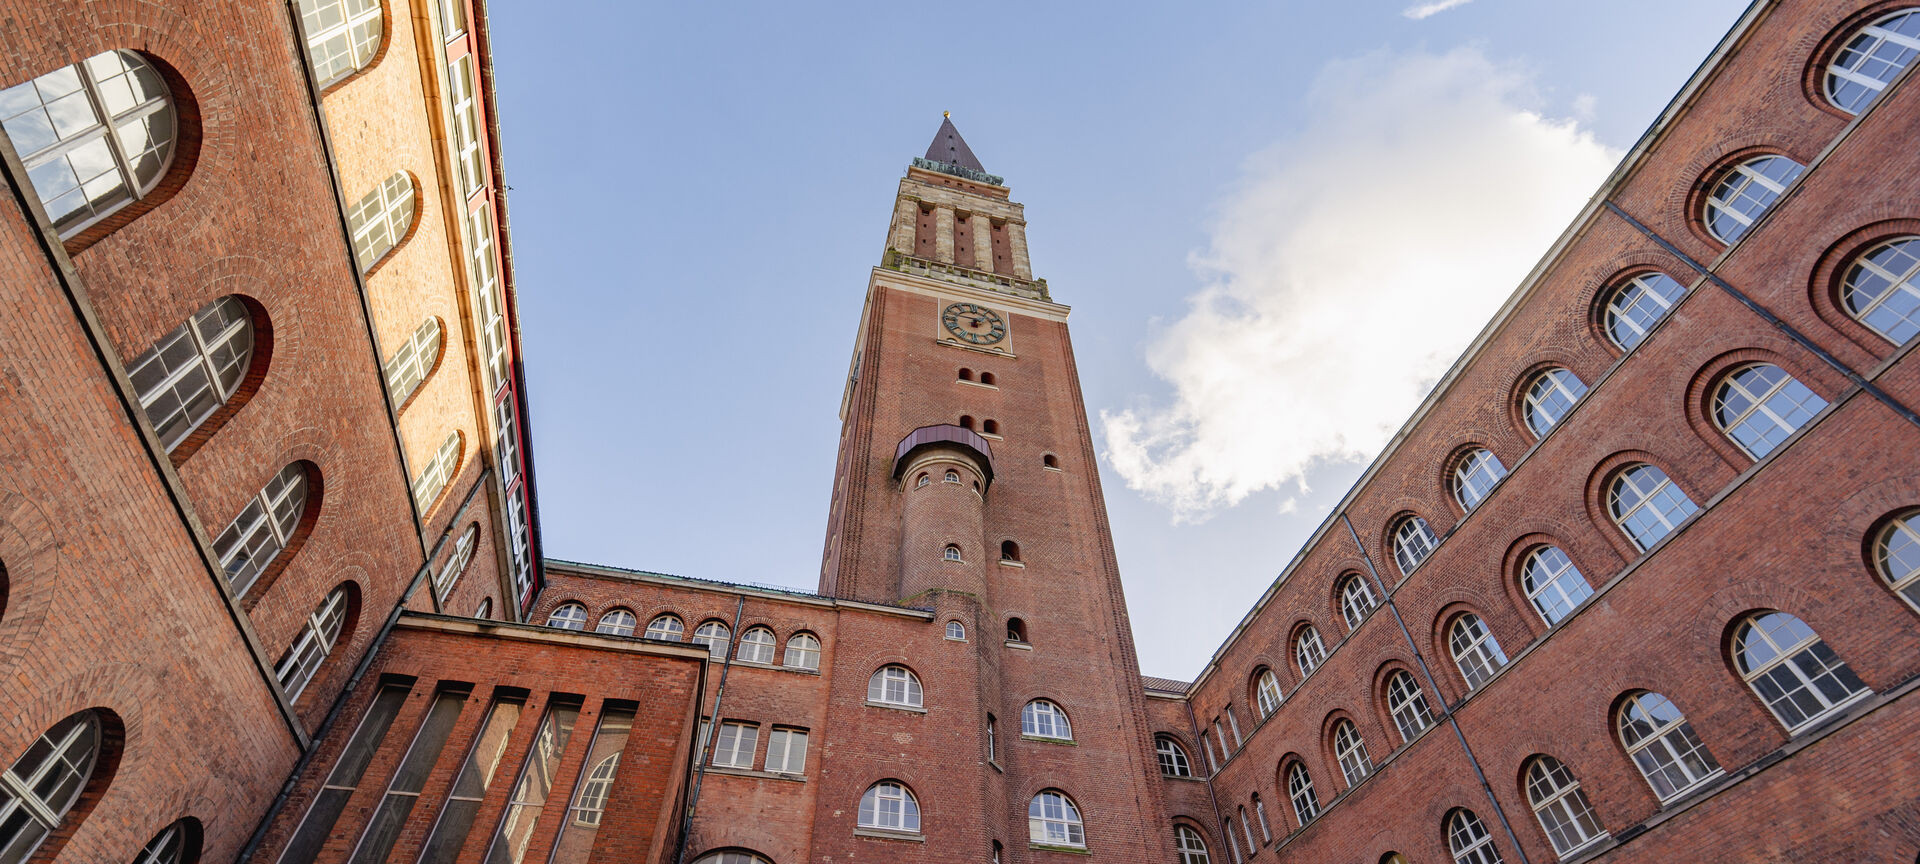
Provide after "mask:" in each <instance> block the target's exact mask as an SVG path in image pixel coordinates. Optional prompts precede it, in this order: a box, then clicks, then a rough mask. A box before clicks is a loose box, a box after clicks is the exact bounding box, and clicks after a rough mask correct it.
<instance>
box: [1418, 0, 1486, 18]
mask: <svg viewBox="0 0 1920 864" xmlns="http://www.w3.org/2000/svg"><path fill="white" fill-rule="evenodd" d="M1472 2H1473V0H1435V2H1432V3H1421V4H1419V5H1415V6H1408V7H1407V8H1405V9H1402V10H1400V14H1402V15H1405V16H1407V17H1408V18H1412V19H1413V20H1415V21H1419V20H1421V19H1423V18H1432V17H1433V16H1435V15H1438V14H1440V13H1442V12H1445V11H1447V10H1448V9H1457V8H1459V7H1461V6H1465V5H1467V4H1468V3H1472Z"/></svg>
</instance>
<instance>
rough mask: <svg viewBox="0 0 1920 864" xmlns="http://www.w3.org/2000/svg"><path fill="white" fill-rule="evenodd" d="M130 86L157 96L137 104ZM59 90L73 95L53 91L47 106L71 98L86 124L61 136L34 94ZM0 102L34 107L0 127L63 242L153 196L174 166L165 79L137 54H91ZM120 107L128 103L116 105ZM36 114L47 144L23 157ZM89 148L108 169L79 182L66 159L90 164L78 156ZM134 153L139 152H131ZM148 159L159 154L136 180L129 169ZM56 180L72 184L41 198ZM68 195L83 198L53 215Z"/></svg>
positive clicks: (173, 121)
mask: <svg viewBox="0 0 1920 864" xmlns="http://www.w3.org/2000/svg"><path fill="white" fill-rule="evenodd" d="M135 81H137V82H140V84H141V88H142V90H144V91H148V92H152V91H157V95H147V96H146V98H144V99H141V98H139V97H140V95H141V94H140V93H137V92H135V90H134V88H133V84H132V82H135ZM66 86H73V87H74V89H71V90H66V91H64V92H61V93H59V94H58V95H57V96H55V97H54V101H55V102H56V103H58V102H66V101H67V100H70V99H75V98H78V99H80V100H82V101H84V102H85V103H86V105H87V110H88V112H89V121H88V122H87V123H85V124H84V125H81V126H77V127H73V128H69V129H67V130H65V131H62V130H60V129H59V128H58V127H57V126H55V125H54V124H53V122H52V120H51V117H50V115H49V114H48V113H47V111H46V104H45V103H44V102H43V101H42V100H43V97H42V95H41V94H43V93H46V92H49V91H50V90H52V89H53V88H55V87H66ZM0 96H10V97H13V98H16V99H19V100H20V101H21V102H22V103H24V102H25V100H27V99H32V100H33V102H34V107H33V108H30V109H28V110H26V111H22V112H19V113H16V114H14V115H13V116H11V117H6V118H0V123H4V128H5V134H6V135H7V139H8V140H9V141H11V142H13V145H14V147H15V148H16V149H17V150H19V151H20V153H19V156H20V161H21V162H22V163H24V167H25V168H26V171H27V178H26V180H27V184H28V185H29V186H32V187H34V189H33V191H34V196H35V197H36V198H38V199H39V200H40V203H41V204H43V205H45V207H46V208H47V216H48V218H49V219H51V220H52V221H53V224H54V227H55V228H56V229H57V230H58V231H59V232H60V237H61V239H63V240H64V239H67V238H70V237H72V236H74V235H76V234H79V233H80V232H82V231H85V230H87V229H88V228H90V227H92V226H94V225H95V224H97V223H99V222H100V220H102V219H105V218H107V217H108V216H110V215H112V214H114V213H115V212H117V211H119V210H120V209H121V208H123V207H126V206H127V205H129V204H132V203H133V202H135V201H138V200H140V199H141V198H144V197H146V196H147V195H148V194H150V193H152V192H153V190H154V189H155V188H157V187H159V185H160V181H161V180H162V179H164V178H165V177H166V176H167V172H168V169H170V168H172V166H173V154H174V149H175V144H176V142H177V141H178V138H179V119H178V115H177V112H176V110H175V108H174V104H173V93H172V91H171V89H170V88H169V87H167V82H166V79H165V78H163V77H162V76H161V75H160V70H158V69H156V68H154V66H153V64H151V63H149V62H147V61H146V59H145V58H143V57H141V56H140V55H139V54H138V53H137V52H133V51H105V52H102V53H99V54H95V55H93V56H92V57H88V58H87V59H85V60H82V61H80V62H79V63H74V64H72V65H69V66H62V67H60V68H58V69H55V70H53V71H51V72H47V73H45V74H42V75H39V76H36V77H35V78H34V79H33V80H31V81H25V82H22V83H19V84H15V85H14V86H12V87H8V88H6V89H5V90H3V91H0ZM135 100H137V101H135ZM120 102H126V103H127V104H116V103H120ZM74 104H77V103H74ZM62 113H63V114H64V112H62ZM35 115H37V116H38V118H39V120H40V121H41V123H43V124H44V125H45V128H46V130H47V131H48V132H51V133H52V135H53V140H52V141H51V142H50V143H47V144H43V145H41V146H40V147H39V148H37V149H34V150H32V151H28V150H27V149H26V147H27V145H28V144H31V143H36V141H35V139H34V138H28V139H25V140H24V141H23V140H22V139H21V137H20V135H21V134H22V133H24V132H29V131H36V130H34V129H32V128H30V127H29V125H28V124H29V123H30V122H31V118H33V117H34V116H35ZM135 135H139V136H141V137H142V138H144V139H145V143H141V142H139V141H137V140H136V139H135V137H134V136H135ZM95 143H99V144H100V145H101V147H103V148H104V149H105V152H106V155H107V157H108V160H109V161H110V162H111V163H112V168H111V169H110V170H106V171H100V172H97V173H95V174H93V176H90V177H87V178H85V179H82V178H80V176H79V175H78V174H77V173H75V168H74V163H73V162H72V161H71V160H70V159H69V157H71V156H75V155H81V158H83V159H88V158H91V157H88V156H85V155H82V153H83V151H86V150H88V149H89V148H91V147H92V145H94V144H95ZM135 150H138V151H139V152H138V153H135V152H134V151H135ZM155 153H158V154H159V163H158V164H157V165H156V166H154V167H153V168H152V169H151V176H149V177H146V178H144V179H142V177H141V176H140V171H139V169H138V168H137V167H136V165H137V164H144V163H143V162H142V160H144V159H145V158H146V157H148V156H149V155H151V154H155ZM56 176H59V177H60V178H61V179H63V180H65V181H67V182H71V183H73V184H74V186H73V188H71V189H67V190H64V191H61V192H60V194H58V195H55V196H54V197H53V198H52V199H49V198H48V197H47V194H48V192H50V191H53V190H44V189H41V188H40V186H41V184H44V183H45V182H46V181H47V180H49V179H53V178H54V177H56ZM36 179H37V181H38V182H36ZM102 181H105V182H102ZM88 186H92V187H93V191H92V192H88V191H87V188H88ZM75 193H79V194H80V195H81V197H82V200H81V202H80V203H79V204H78V205H75V206H73V207H72V208H71V209H66V207H65V205H58V206H61V207H62V208H63V209H62V210H61V212H58V213H56V212H54V207H55V206H56V202H59V201H61V200H62V199H65V198H67V197H68V196H70V195H73V194H75ZM82 214H83V215H82ZM76 215H79V218H78V219H75V218H73V217H74V216H76Z"/></svg>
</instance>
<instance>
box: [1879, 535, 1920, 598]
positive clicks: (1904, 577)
mask: <svg viewBox="0 0 1920 864" xmlns="http://www.w3.org/2000/svg"><path fill="white" fill-rule="evenodd" d="M1873 562H1874V565H1875V567H1876V569H1878V570H1879V571H1880V578H1882V579H1885V580H1887V584H1888V585H1890V586H1892V587H1893V593H1895V594H1898V595H1900V599H1902V600H1905V601H1907V605H1909V606H1912V607H1913V610H1914V611H1915V612H1920V510H1910V511H1908V512H1906V513H1903V514H1901V515H1899V516H1897V517H1894V518H1893V519H1892V520H1891V521H1889V522H1888V523H1887V527H1885V528H1882V529H1880V537H1879V539H1878V540H1876V541H1874V544H1873Z"/></svg>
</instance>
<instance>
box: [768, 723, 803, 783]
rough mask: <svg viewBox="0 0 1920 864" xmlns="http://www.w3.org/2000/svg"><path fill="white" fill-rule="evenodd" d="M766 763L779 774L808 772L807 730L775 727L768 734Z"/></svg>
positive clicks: (769, 769) (769, 768)
mask: <svg viewBox="0 0 1920 864" xmlns="http://www.w3.org/2000/svg"><path fill="white" fill-rule="evenodd" d="M766 764H767V770H768V771H772V772H775V773H778V774H805V773H807V730H805V729H782V728H780V727H778V726H776V727H774V729H773V731H772V732H769V733H768V734H767V763H766Z"/></svg>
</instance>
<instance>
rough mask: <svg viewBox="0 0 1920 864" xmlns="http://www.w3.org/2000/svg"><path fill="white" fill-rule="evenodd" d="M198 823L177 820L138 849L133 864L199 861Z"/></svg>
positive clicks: (189, 820)
mask: <svg viewBox="0 0 1920 864" xmlns="http://www.w3.org/2000/svg"><path fill="white" fill-rule="evenodd" d="M200 838H201V832H200V823H199V822H198V821H196V820H194V819H177V820H175V821H174V823H173V824H171V825H168V826H167V827H165V828H162V829H160V833H158V834H155V835H153V839H152V840H148V841H147V845H145V846H142V847H140V854H139V855H137V856H135V857H134V859H133V864H188V862H193V861H198V860H199V859H200Z"/></svg>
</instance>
